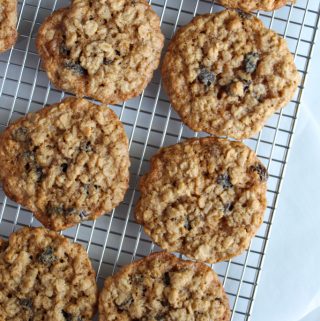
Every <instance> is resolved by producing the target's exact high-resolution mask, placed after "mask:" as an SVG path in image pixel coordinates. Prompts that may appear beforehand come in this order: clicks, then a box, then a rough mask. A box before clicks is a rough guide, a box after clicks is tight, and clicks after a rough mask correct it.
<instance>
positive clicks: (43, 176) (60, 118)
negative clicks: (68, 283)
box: [0, 98, 130, 230]
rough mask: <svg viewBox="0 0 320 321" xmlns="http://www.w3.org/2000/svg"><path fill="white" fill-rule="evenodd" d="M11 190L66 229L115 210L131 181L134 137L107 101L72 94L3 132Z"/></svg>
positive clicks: (4, 176) (43, 218)
mask: <svg viewBox="0 0 320 321" xmlns="http://www.w3.org/2000/svg"><path fill="white" fill-rule="evenodd" d="M0 145H1V146H2V148H1V150H0V167H1V168H2V170H1V172H0V179H1V181H2V183H3V188H4V191H5V193H6V194H7V195H8V196H9V197H10V198H12V199H13V200H15V201H16V202H18V203H20V204H22V205H23V206H25V207H26V208H28V209H29V210H30V211H32V212H33V213H34V215H35V217H36V218H37V219H38V220H39V221H40V222H41V223H42V224H43V225H45V226H46V227H48V228H50V229H54V230H61V229H65V228H67V227H70V226H72V225H75V224H77V223H80V222H82V221H85V220H93V219H95V218H97V217H98V216H100V215H102V214H104V213H106V212H109V211H111V210H112V209H113V208H114V207H116V206H117V205H118V204H119V203H120V202H121V201H122V200H123V197H124V194H125V192H126V190H127V188H128V181H129V165H130V161H129V153H128V139H127V136H126V133H125V131H124V128H123V125H122V124H121V122H120V120H119V119H118V117H117V116H116V114H115V113H114V112H113V111H112V110H111V109H110V108H108V107H106V106H98V105H95V104H92V103H90V102H89V101H87V100H84V99H76V98H67V99H65V100H64V101H62V102H61V103H57V104H55V105H52V106H49V107H45V108H43V109H42V110H40V111H38V112H36V113H29V114H28V115H27V116H26V117H23V118H22V119H20V120H18V121H17V122H15V123H13V124H11V125H10V126H9V127H8V128H7V129H6V130H5V131H4V132H3V133H2V134H1V135H0Z"/></svg>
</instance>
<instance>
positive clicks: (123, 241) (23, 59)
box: [0, 0, 320, 321]
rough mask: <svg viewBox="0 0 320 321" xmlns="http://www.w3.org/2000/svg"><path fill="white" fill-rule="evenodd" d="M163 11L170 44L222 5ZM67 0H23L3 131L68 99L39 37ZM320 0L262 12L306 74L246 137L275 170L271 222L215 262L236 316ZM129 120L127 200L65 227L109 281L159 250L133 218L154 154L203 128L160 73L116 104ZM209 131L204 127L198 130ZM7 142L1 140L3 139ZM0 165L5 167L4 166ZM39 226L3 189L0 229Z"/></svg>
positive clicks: (0, 84)
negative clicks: (44, 64) (192, 123)
mask: <svg viewBox="0 0 320 321" xmlns="http://www.w3.org/2000/svg"><path fill="white" fill-rule="evenodd" d="M150 3H151V4H152V6H153V8H154V10H155V11H156V12H157V13H158V15H159V16H160V18H161V27H162V31H163V33H164V34H165V35H166V43H168V41H169V40H170V38H171V37H172V35H173V34H174V32H175V31H176V30H177V29H178V28H179V27H180V26H181V25H184V24H186V23H188V22H189V21H190V20H191V19H192V18H193V17H194V16H195V15H197V14H203V13H208V12H215V11H219V10H221V9H222V7H220V6H218V5H216V4H214V3H213V1H197V0H184V1H183V0H152V1H150ZM68 4H69V1H67V0H19V19H18V31H19V39H18V41H17V43H16V45H15V47H14V48H13V49H12V50H9V51H8V52H6V53H4V54H1V55H0V131H3V130H4V129H5V127H6V126H7V125H8V124H9V122H11V121H13V120H15V119H17V118H19V117H21V116H23V115H25V114H26V113H28V112H31V111H36V110H38V109H40V108H42V107H43V105H46V104H51V103H54V102H57V101H59V100H61V99H62V98H63V97H64V95H65V94H64V93H62V92H61V91H58V90H56V89H55V88H53V87H52V86H51V85H50V83H49V81H48V78H47V76H46V73H45V72H44V71H43V70H42V69H41V64H40V60H39V57H38V55H37V51H36V49H35V38H36V34H37V30H38V28H39V26H40V24H41V23H42V22H43V20H44V19H45V17H46V16H48V15H49V14H51V13H52V11H53V10H56V9H58V8H60V7H64V6H67V5H68ZM319 12H320V0H309V1H308V0H298V1H297V3H296V4H295V5H294V6H286V7H284V8H282V9H281V10H277V11H276V12H271V13H265V12H258V13H257V15H258V16H259V18H261V19H262V20H263V22H264V23H265V25H266V26H267V27H269V28H272V29H273V30H275V31H277V32H278V33H279V34H280V35H282V36H284V37H285V38H286V39H287V41H288V45H289V48H290V50H291V52H292V53H293V55H294V57H295V62H296V64H297V66H298V69H299V71H300V73H301V76H302V77H301V84H300V86H299V89H298V90H297V92H296V95H295V97H294V99H293V100H292V101H291V102H290V103H289V104H288V106H286V107H285V108H284V109H283V110H281V111H280V112H278V113H276V114H275V115H274V116H273V117H272V118H271V119H270V120H269V121H268V123H267V124H266V126H265V127H264V128H263V130H262V131H261V132H260V133H259V134H258V135H257V136H255V137H253V138H251V139H249V140H247V141H246V144H247V145H248V146H250V147H251V148H252V149H254V150H255V151H256V153H257V154H258V156H259V157H260V159H261V160H262V161H263V162H264V164H265V165H266V166H267V168H268V171H269V173H270V178H269V181H268V208H267V211H266V214H265V218H264V222H263V225H262V226H261V228H260V229H259V231H258V233H257V235H256V237H255V238H254V239H253V240H252V242H251V244H250V247H249V249H248V250H247V251H246V252H245V253H244V254H243V255H241V256H239V257H236V258H234V259H232V260H230V261H228V262H222V263H218V264H216V265H215V266H214V269H215V271H216V272H217V273H218V274H219V277H220V279H221V281H222V282H223V285H224V287H225V290H226V292H227V294H228V296H229V299H230V306H231V309H232V320H236V321H239V320H249V319H250V315H251V310H252V306H253V301H254V297H255V293H256V288H257V284H258V280H259V275H260V271H261V267H262V263H263V258H264V254H265V250H266V246H267V241H268V237H269V233H270V229H271V224H272V220H273V216H274V213H275V210H276V207H277V201H278V198H279V193H280V190H281V183H282V179H283V175H284V172H285V167H286V164H287V159H288V153H289V149H290V144H291V140H292V135H293V132H294V127H295V123H296V119H297V114H298V110H299V106H300V102H301V98H302V93H303V88H304V85H305V81H306V76H307V72H308V67H309V63H310V59H311V56H312V49H313V44H314V40H315V36H316V31H317V27H318V24H319ZM112 108H113V109H114V110H115V112H116V113H117V114H118V116H119V117H120V119H121V120H122V122H123V123H124V125H125V128H126V131H127V134H128V137H129V142H130V156H131V162H132V166H131V183H130V188H129V190H128V192H127V194H126V197H125V200H124V202H122V204H121V205H120V206H119V207H118V208H116V209H115V210H114V211H113V212H112V213H110V214H109V215H106V216H103V217H101V218H99V219H98V220H96V221H94V222H85V223H83V224H81V225H78V226H77V227H74V228H71V229H69V230H67V231H64V232H63V234H64V235H65V236H67V237H69V238H70V239H72V240H74V241H77V242H79V243H81V244H82V245H83V246H84V247H85V248H86V249H87V251H88V254H89V256H90V258H91V261H92V264H93V266H94V268H95V269H96V271H97V282H98V284H99V286H102V284H103V280H104V279H105V277H107V276H109V275H111V274H112V273H114V272H115V271H117V270H118V269H119V267H121V266H123V265H125V264H128V263H130V262H131V261H133V260H135V259H137V258H140V257H143V256H146V255H148V254H149V253H150V252H152V251H156V250H159V248H157V247H156V246H154V245H153V244H152V242H151V241H150V239H149V238H148V237H147V236H146V235H145V234H144V232H143V229H142V228H141V227H140V226H139V225H138V224H137V223H135V221H134V218H133V211H134V206H135V203H136V201H137V198H138V197H139V191H138V181H139V177H140V176H141V175H143V174H144V173H145V172H146V171H147V170H148V163H149V159H150V157H151V156H152V155H153V154H154V153H155V152H156V151H157V150H158V149H159V148H160V147H162V146H167V145H171V144H174V143H177V142H179V141H180V140H183V139H185V138H187V137H193V136H195V135H196V134H195V133H194V132H192V131H191V130H190V129H188V128H187V127H186V126H183V124H182V123H181V121H180V119H179V117H178V116H177V114H176V113H175V112H174V110H172V109H171V106H170V103H169V102H168V100H167V97H166V96H165V94H164V92H163V89H162V86H161V78H160V75H159V72H157V73H156V74H155V76H154V78H153V80H152V82H151V83H150V85H149V86H148V87H147V89H146V90H145V91H144V92H143V93H142V94H141V96H139V97H137V98H135V99H132V100H130V101H127V102H125V103H124V104H122V105H117V106H112ZM198 135H199V136H203V134H201V133H200V134H198ZM0 148H1V146H0ZM0 170H1V169H0ZM25 225H28V226H29V225H31V226H39V225H40V224H39V222H37V221H36V220H35V219H34V218H33V216H32V214H31V213H30V212H28V211H27V210H25V209H24V208H22V207H20V206H19V205H17V204H16V203H14V202H12V201H11V200H10V199H9V198H7V197H6V196H5V195H4V193H3V190H2V188H0V236H1V237H4V238H7V237H8V236H9V234H10V233H11V232H13V231H15V230H17V229H19V228H20V227H22V226H25Z"/></svg>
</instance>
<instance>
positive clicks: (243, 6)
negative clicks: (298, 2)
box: [218, 0, 295, 12]
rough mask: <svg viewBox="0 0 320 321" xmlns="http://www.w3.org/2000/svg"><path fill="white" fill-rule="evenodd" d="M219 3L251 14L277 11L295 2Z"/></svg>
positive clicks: (225, 0) (223, 0)
mask: <svg viewBox="0 0 320 321" xmlns="http://www.w3.org/2000/svg"><path fill="white" fill-rule="evenodd" d="M218 2H219V3H220V4H222V5H223V6H225V7H228V8H233V9H240V10H243V11H247V12H250V11H254V10H264V11H272V10H276V9H279V8H281V7H283V6H285V5H286V4H292V3H295V0H218Z"/></svg>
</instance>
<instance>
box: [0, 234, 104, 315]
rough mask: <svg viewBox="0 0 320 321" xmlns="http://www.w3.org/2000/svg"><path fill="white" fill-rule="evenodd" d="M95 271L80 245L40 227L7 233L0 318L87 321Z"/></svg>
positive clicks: (1, 259)
mask: <svg viewBox="0 0 320 321" xmlns="http://www.w3.org/2000/svg"><path fill="white" fill-rule="evenodd" d="M97 299H98V291H97V286H96V281H95V272H94V270H93V268H92V266H91V263H90V260H89V258H88V256H87V253H86V251H85V250H84V248H83V247H82V246H81V245H79V244H74V243H70V242H69V241H68V240H67V239H66V238H65V237H63V236H61V235H58V234H57V233H55V232H52V231H49V230H46V229H44V228H23V229H21V230H19V231H17V232H15V233H13V234H11V236H10V238H9V241H8V243H7V247H6V249H5V250H4V252H2V253H1V255H0V319H1V320H5V321H17V320H21V321H28V320H34V321H40V320H47V321H62V320H65V321H79V320H81V321H90V320H92V318H93V316H94V313H95V311H96V304H97Z"/></svg>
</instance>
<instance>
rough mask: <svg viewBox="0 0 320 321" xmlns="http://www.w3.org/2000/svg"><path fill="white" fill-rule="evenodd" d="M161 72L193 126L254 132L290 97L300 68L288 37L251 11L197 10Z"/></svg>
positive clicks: (239, 135) (225, 132) (236, 134)
mask: <svg viewBox="0 0 320 321" xmlns="http://www.w3.org/2000/svg"><path fill="white" fill-rule="evenodd" d="M162 75H163V82H164V86H165V89H166V91H167V93H168V96H169V99H170V101H171V103H172V105H173V107H174V108H175V110H176V111H177V112H178V114H179V115H180V116H181V118H182V120H183V122H185V123H186V124H187V125H188V126H189V127H190V128H191V129H193V130H195V131H205V132H208V133H211V134H215V135H219V136H220V135H221V136H229V137H233V138H236V139H244V138H248V137H251V136H252V135H254V134H255V133H257V132H258V131H259V130H261V128H262V127H263V125H264V123H265V122H266V121H267V119H268V118H269V117H270V116H271V115H272V114H273V113H275V112H276V111H277V110H278V109H279V108H281V107H283V106H284V105H286V104H287V103H288V102H289V101H290V99H291V98H292V96H293V94H294V92H295V90H296V88H297V86H298V82H299V74H298V72H297V69H296V66H295V64H294V61H293V57H292V55H291V53H290V51H289V49H288V47H287V43H286V41H285V40H284V39H283V38H281V37H280V36H278V35H277V34H276V33H275V32H273V31H271V30H269V29H267V28H265V27H264V26H263V24H262V22H261V21H260V20H259V19H258V18H256V17H254V16H252V15H249V14H243V13H238V12H236V11H233V10H225V11H222V12H220V13H216V14H207V15H203V16H199V17H197V18H195V19H194V20H192V22H191V23H190V24H188V25H187V26H185V27H183V28H181V29H180V31H178V33H177V34H176V36H175V37H174V38H173V40H172V41H171V43H170V45H169V49H168V52H167V54H166V56H165V59H164V62H163V66H162Z"/></svg>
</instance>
